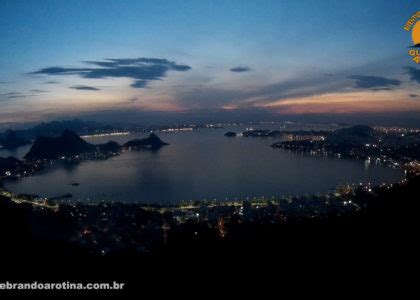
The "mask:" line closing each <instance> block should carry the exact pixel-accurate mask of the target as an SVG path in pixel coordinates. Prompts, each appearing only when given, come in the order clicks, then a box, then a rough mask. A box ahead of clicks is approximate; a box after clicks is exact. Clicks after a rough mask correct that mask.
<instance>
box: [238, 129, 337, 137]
mask: <svg viewBox="0 0 420 300" xmlns="http://www.w3.org/2000/svg"><path fill="white" fill-rule="evenodd" d="M329 133H330V131H318V130H309V131H306V130H295V131H291V130H269V129H257V130H247V131H244V132H242V135H243V136H244V137H279V136H283V135H287V134H293V135H297V136H298V135H309V134H310V135H327V134H329Z"/></svg>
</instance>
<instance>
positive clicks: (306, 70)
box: [0, 0, 420, 126]
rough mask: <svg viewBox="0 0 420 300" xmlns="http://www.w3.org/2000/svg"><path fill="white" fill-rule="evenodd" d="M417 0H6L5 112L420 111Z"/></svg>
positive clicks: (0, 93) (2, 14) (1, 30)
mask: <svg viewBox="0 0 420 300" xmlns="http://www.w3.org/2000/svg"><path fill="white" fill-rule="evenodd" d="M415 4H416V3H414V1H402V2H401V1H396V0H392V1H378V0H369V1H351V2H346V3H344V2H342V1H327V0H325V1H315V0H312V1H309V0H308V1H299V2H296V1H268V0H264V1H128V0H125V1H95V0H94V1H74V0H70V1H65V2H64V1H48V0H45V1H9V0H3V1H1V3H0V36H1V40H2V41H1V46H0V107H1V109H0V126H2V124H9V123H13V124H15V123H25V122H37V121H43V120H51V119H55V118H69V117H72V118H73V117H89V118H93V119H98V120H101V119H106V120H112V121H116V120H121V119H127V120H129V121H132V120H135V119H136V116H141V117H144V118H145V119H146V118H147V116H149V118H154V117H156V118H158V119H159V118H160V120H165V116H170V117H171V118H172V119H174V120H176V119H177V117H176V116H179V119H181V120H182V118H183V116H188V118H189V119H190V120H193V119H194V118H197V119H199V118H201V119H206V116H213V119H215V117H214V116H219V118H221V119H222V118H223V117H224V116H226V118H228V116H234V117H235V118H236V119H241V118H244V119H245V118H250V116H254V117H258V116H270V118H273V117H275V116H290V117H291V118H299V117H300V116H305V117H308V118H309V119H311V118H312V119H322V117H323V116H326V117H328V119H330V120H348V119H354V120H366V121H368V120H378V121H380V120H381V118H382V117H383V118H384V119H386V118H388V119H390V120H391V121H390V122H391V123H392V122H394V123H398V124H403V123H404V122H407V123H409V122H411V123H415V119H416V118H417V117H418V116H420V92H419V86H420V68H419V66H418V65H416V64H415V63H414V62H412V61H411V60H410V57H409V56H408V54H407V51H408V47H409V46H410V43H411V36H410V34H409V33H407V32H406V31H404V30H403V26H404V24H405V22H406V21H407V19H408V18H409V17H410V16H411V15H413V14H414V13H415V12H416V11H418V10H419V7H418V5H417V6H416V5H415ZM372 115H374V116H375V119H372V118H371V116H372ZM413 119H414V121H413ZM392 120H394V121H392ZM417 120H419V121H418V123H419V125H420V119H418V118H417ZM411 123H410V124H411Z"/></svg>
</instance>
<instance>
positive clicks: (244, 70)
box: [230, 66, 251, 73]
mask: <svg viewBox="0 0 420 300" xmlns="http://www.w3.org/2000/svg"><path fill="white" fill-rule="evenodd" d="M230 71H231V72H235V73H242V72H249V71H251V68H249V67H241V66H239V67H235V68H232V69H230Z"/></svg>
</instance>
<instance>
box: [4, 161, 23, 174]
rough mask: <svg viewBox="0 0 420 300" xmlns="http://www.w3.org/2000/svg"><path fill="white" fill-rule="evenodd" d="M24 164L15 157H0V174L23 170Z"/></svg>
mask: <svg viewBox="0 0 420 300" xmlns="http://www.w3.org/2000/svg"><path fill="white" fill-rule="evenodd" d="M23 167H24V163H23V162H22V161H20V160H18V159H16V158H14V157H6V158H3V157H0V174H1V175H3V174H4V173H5V172H8V171H12V172H15V171H16V170H18V169H20V168H23Z"/></svg>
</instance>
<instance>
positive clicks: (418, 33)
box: [411, 21, 420, 47]
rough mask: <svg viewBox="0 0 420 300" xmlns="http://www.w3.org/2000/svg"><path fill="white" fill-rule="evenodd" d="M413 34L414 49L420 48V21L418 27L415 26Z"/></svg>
mask: <svg viewBox="0 0 420 300" xmlns="http://www.w3.org/2000/svg"><path fill="white" fill-rule="evenodd" d="M411 34H412V37H413V44H414V47H420V21H418V22H417V23H416V25H414V27H413V29H412V31H411Z"/></svg>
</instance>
